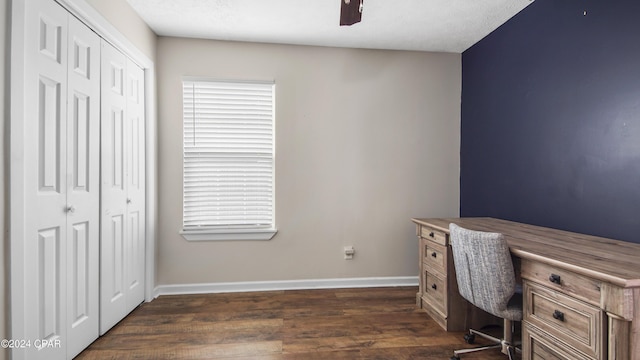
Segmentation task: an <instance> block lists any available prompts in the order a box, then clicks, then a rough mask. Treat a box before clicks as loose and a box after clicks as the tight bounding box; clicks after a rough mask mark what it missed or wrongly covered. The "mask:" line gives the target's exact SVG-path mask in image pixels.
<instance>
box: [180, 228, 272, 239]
mask: <svg viewBox="0 0 640 360" xmlns="http://www.w3.org/2000/svg"><path fill="white" fill-rule="evenodd" d="M277 232H278V230H277V229H255V230H251V229H216V230H213V229H207V230H182V231H180V235H182V237H183V238H184V239H185V240H187V241H227V240H234V241H242V240H271V239H272V238H273V237H274V236H275V235H276V233H277Z"/></svg>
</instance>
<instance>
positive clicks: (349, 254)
mask: <svg viewBox="0 0 640 360" xmlns="http://www.w3.org/2000/svg"><path fill="white" fill-rule="evenodd" d="M355 253H356V250H355V249H354V248H353V246H351V245H349V246H345V247H344V259H345V260H351V259H353V255H354V254H355Z"/></svg>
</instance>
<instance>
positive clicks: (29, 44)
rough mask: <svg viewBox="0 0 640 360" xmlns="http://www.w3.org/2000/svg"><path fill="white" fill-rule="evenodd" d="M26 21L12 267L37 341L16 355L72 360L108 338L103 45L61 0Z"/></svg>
mask: <svg viewBox="0 0 640 360" xmlns="http://www.w3.org/2000/svg"><path fill="white" fill-rule="evenodd" d="M25 17H26V18H25V28H24V29H25V34H24V35H25V59H26V61H25V69H26V71H25V88H24V90H25V98H26V101H25V109H24V114H25V118H24V129H25V134H24V137H23V139H12V141H23V142H24V144H23V145H24V160H23V161H24V228H23V231H24V259H21V260H18V259H12V260H13V261H23V262H24V263H23V265H22V266H23V269H24V283H23V284H22V286H23V287H24V299H25V314H24V324H21V325H20V326H19V327H21V328H22V329H24V336H25V338H24V340H29V341H30V342H31V343H30V347H28V348H27V349H24V352H23V351H22V350H14V353H13V357H14V358H28V359H70V358H73V357H74V356H75V355H77V354H78V353H79V352H80V351H81V350H82V349H84V348H85V347H87V346H88V345H89V344H91V342H92V341H93V340H95V339H96V338H97V337H98V324H99V297H98V293H99V287H98V282H99V273H98V272H99V236H100V234H99V200H100V198H99V194H100V193H99V185H100V183H99V176H100V168H99V161H100V157H99V156H100V155H99V151H100V39H99V37H98V36H97V35H96V34H95V33H93V32H92V31H91V30H89V29H88V28H87V27H86V26H85V25H84V24H82V23H81V22H80V21H78V20H77V19H76V18H75V17H73V16H72V15H70V14H69V13H68V12H67V11H66V10H64V9H63V8H62V7H60V6H59V5H58V4H56V3H55V2H54V1H51V0H34V1H28V2H27V3H26V5H25ZM12 289H14V287H12ZM14 328H16V327H15V326H14ZM20 337H22V335H21V336H20ZM42 345H46V346H44V347H42Z"/></svg>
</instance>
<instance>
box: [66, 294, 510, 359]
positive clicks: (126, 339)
mask: <svg viewBox="0 0 640 360" xmlns="http://www.w3.org/2000/svg"><path fill="white" fill-rule="evenodd" d="M416 291H417V289H416V287H396V288H364V289H323V290H295V291H270V292H253V293H229V294H206V295H175V296H161V297H159V298H158V299H156V300H154V301H152V302H150V303H145V304H142V305H141V306H140V307H139V308H138V309H136V310H135V311H134V312H133V313H131V314H130V315H129V316H128V317H127V318H125V319H124V320H122V321H121V322H120V323H119V324H117V325H116V326H115V327H114V328H113V329H111V330H110V331H109V332H108V333H107V334H105V335H104V336H102V337H100V338H99V339H98V340H96V341H95V342H94V343H93V344H92V345H91V346H90V347H89V348H87V349H86V350H85V351H84V352H82V353H81V354H80V355H79V356H78V357H77V359H81V360H82V359H219V360H248V359H254V360H297V359H301V360H314V359H322V360H325V359H330V360H341V359H349V360H353V359H372V360H373V359H376V360H377V359H390V360H394V359H437V358H440V359H447V358H449V357H450V356H451V354H452V352H453V349H459V348H466V347H469V346H470V345H467V344H466V343H465V342H464V341H463V340H462V333H453V332H449V333H448V332H445V331H444V330H442V328H440V327H439V326H438V325H437V324H436V323H435V322H434V321H433V320H432V319H431V318H429V316H428V315H427V314H426V313H424V312H423V311H422V310H419V309H416V308H415V294H416ZM473 359H480V360H494V359H496V360H497V359H502V360H503V359H504V356H503V355H502V354H501V353H500V352H499V351H497V352H485V353H482V354H477V355H476V354H474V357H473Z"/></svg>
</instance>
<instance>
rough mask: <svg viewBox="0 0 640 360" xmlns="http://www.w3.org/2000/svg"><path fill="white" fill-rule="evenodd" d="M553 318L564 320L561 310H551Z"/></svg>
mask: <svg viewBox="0 0 640 360" xmlns="http://www.w3.org/2000/svg"><path fill="white" fill-rule="evenodd" d="M553 318H554V319H556V320H560V321H564V313H563V312H562V311H558V310H555V311H554V312H553Z"/></svg>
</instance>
